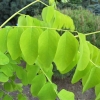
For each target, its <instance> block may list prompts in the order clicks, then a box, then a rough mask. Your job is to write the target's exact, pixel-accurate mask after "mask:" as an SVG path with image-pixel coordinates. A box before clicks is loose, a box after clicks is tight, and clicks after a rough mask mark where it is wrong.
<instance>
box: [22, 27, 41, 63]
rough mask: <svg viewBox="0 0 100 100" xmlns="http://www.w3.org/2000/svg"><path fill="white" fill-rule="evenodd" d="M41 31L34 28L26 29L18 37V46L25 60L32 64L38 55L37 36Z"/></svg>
mask: <svg viewBox="0 0 100 100" xmlns="http://www.w3.org/2000/svg"><path fill="white" fill-rule="evenodd" d="M40 34H41V33H40V32H39V31H38V29H36V28H28V29H26V30H25V31H24V32H23V33H22V35H21V38H20V47H21V50H22V54H23V56H24V59H25V61H26V62H27V63H28V64H29V65H32V64H34V62H35V61H36V58H37V56H38V38H39V35H40Z"/></svg>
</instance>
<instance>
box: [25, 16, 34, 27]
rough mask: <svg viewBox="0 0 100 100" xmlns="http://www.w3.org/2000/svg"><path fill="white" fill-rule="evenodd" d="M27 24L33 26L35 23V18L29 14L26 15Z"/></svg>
mask: <svg viewBox="0 0 100 100" xmlns="http://www.w3.org/2000/svg"><path fill="white" fill-rule="evenodd" d="M25 18H26V24H27V26H32V25H33V18H32V17H30V16H29V15H26V17H25Z"/></svg>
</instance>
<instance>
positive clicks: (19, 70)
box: [15, 66, 28, 85]
mask: <svg viewBox="0 0 100 100" xmlns="http://www.w3.org/2000/svg"><path fill="white" fill-rule="evenodd" d="M15 71H16V75H17V77H18V78H19V79H21V81H22V83H23V85H27V84H28V79H27V72H26V70H25V69H23V68H22V66H16V69H15Z"/></svg>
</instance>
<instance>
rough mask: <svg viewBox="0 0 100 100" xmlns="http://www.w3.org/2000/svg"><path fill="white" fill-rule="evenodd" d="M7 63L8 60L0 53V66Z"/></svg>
mask: <svg viewBox="0 0 100 100" xmlns="http://www.w3.org/2000/svg"><path fill="white" fill-rule="evenodd" d="M8 63H9V58H8V57H7V56H6V55H5V54H3V53H2V52H1V51H0V65H6V64H8Z"/></svg>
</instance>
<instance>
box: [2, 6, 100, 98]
mask: <svg viewBox="0 0 100 100" xmlns="http://www.w3.org/2000/svg"><path fill="white" fill-rule="evenodd" d="M62 29H64V30H62ZM74 29H75V26H74V23H73V20H72V19H71V18H70V17H69V16H67V15H64V14H62V13H60V12H59V11H57V10H55V9H54V8H53V7H51V6H48V7H45V8H44V9H43V11H42V20H38V19H36V18H33V17H30V16H29V15H21V16H20V17H19V18H18V26H13V27H10V26H7V27H5V28H2V29H1V30H0V76H2V77H0V82H2V83H3V88H4V90H5V91H10V92H12V91H19V94H18V96H17V99H18V100H27V97H26V96H25V95H24V94H23V93H22V90H23V89H22V87H23V86H26V85H28V84H29V85H30V91H31V94H32V95H33V96H34V97H38V98H39V100H55V99H56V98H57V97H58V98H59V99H60V100H74V94H73V93H72V92H69V91H67V90H65V89H62V90H60V91H57V86H56V85H55V84H54V83H53V82H52V75H53V72H52V69H53V66H52V62H54V63H55V64H56V67H57V70H59V72H60V73H62V74H65V73H67V72H69V71H70V70H72V69H73V68H74V67H75V66H76V70H75V73H74V75H73V78H72V83H76V82H78V81H79V80H80V79H81V80H82V85H83V92H84V91H86V90H88V89H89V88H92V87H95V93H96V100H99V99H100V90H99V88H98V87H100V79H99V73H100V61H99V59H100V49H98V48H97V47H95V46H94V45H92V44H91V43H90V42H88V41H87V40H86V37H85V35H84V34H82V33H78V35H77V36H74V35H73V34H72V32H73V31H74ZM57 31H64V33H63V34H62V35H59V33H58V32H57ZM76 37H78V39H77V38H76ZM21 60H24V61H25V62H26V66H25V68H23V67H21V66H18V64H20V61H21ZM16 78H18V79H20V81H21V82H20V83H16V82H15V79H16ZM0 95H1V96H0V98H2V99H3V100H6V99H8V98H9V100H13V98H12V97H11V96H10V95H7V94H6V93H5V92H4V91H2V92H0ZM5 98H6V99H5Z"/></svg>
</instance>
